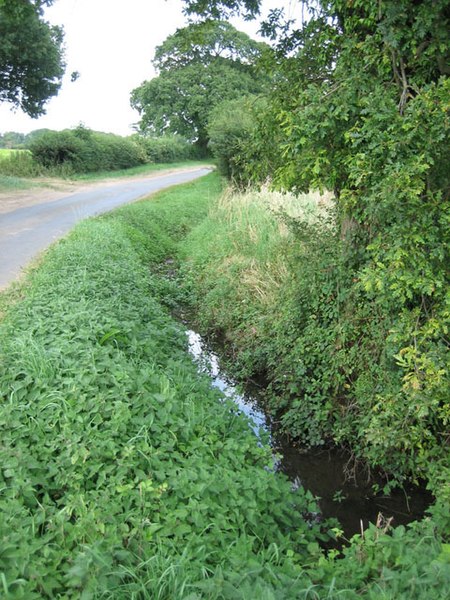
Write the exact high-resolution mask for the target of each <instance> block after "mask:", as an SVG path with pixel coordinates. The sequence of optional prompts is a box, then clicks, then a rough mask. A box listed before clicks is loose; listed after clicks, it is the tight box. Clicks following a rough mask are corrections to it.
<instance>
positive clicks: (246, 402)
mask: <svg viewBox="0 0 450 600" xmlns="http://www.w3.org/2000/svg"><path fill="white" fill-rule="evenodd" d="M186 334H187V336H188V340H189V351H190V353H191V354H192V356H193V357H194V359H195V361H196V363H197V365H198V367H199V370H200V371H201V372H204V373H208V374H209V375H210V377H211V378H212V381H213V385H214V386H215V387H217V388H218V389H220V390H221V391H222V392H223V393H224V395H225V396H227V397H228V398H230V399H232V400H233V401H234V402H235V403H236V405H237V406H238V408H239V409H240V410H241V411H242V412H243V413H244V414H245V415H247V416H248V417H249V418H250V422H251V424H252V426H253V430H254V431H255V433H256V435H258V434H259V431H260V429H261V428H262V429H264V430H265V431H268V432H269V434H271V435H270V440H271V443H272V447H273V448H274V451H275V452H276V453H277V454H280V455H281V459H280V460H279V461H278V462H277V464H276V468H277V470H279V471H281V472H282V473H285V474H286V475H287V476H288V477H289V479H290V480H291V481H292V482H293V486H298V485H303V486H304V487H305V488H307V489H308V490H310V491H311V492H312V493H313V494H314V495H315V496H316V497H317V498H318V500H319V506H320V510H321V513H322V515H323V517H325V518H329V517H336V518H337V519H338V520H339V522H340V523H341V526H342V529H343V530H344V532H345V535H346V536H347V538H349V537H350V536H351V535H353V534H355V533H360V532H361V529H366V528H367V526H368V524H369V522H372V523H376V521H377V517H378V514H379V513H382V514H383V516H384V517H385V518H390V517H392V518H393V521H392V524H393V525H400V524H406V523H409V522H411V521H414V520H417V519H420V518H422V517H423V515H424V512H425V510H426V508H427V507H428V506H429V504H430V503H431V501H432V497H431V495H430V494H429V493H428V492H427V491H426V490H425V489H424V488H418V487H413V486H407V487H405V488H404V489H402V490H394V492H392V493H391V494H390V495H389V496H386V495H381V494H378V495H375V494H374V493H373V491H372V485H373V483H374V481H373V480H371V481H370V482H369V481H367V477H364V475H363V474H362V473H358V472H355V473H354V477H352V478H351V479H350V480H349V479H348V478H346V476H345V473H346V470H347V469H346V467H347V463H348V458H349V457H348V455H346V453H344V452H343V451H341V450H339V449H336V448H334V449H333V448H331V449H324V448H319V449H317V448H315V449H314V448H313V449H308V450H305V449H302V448H301V447H299V446H297V445H295V444H293V443H292V442H291V441H290V440H288V439H287V438H283V437H282V436H279V435H278V434H277V433H276V432H273V431H271V426H270V420H269V419H268V418H267V417H266V415H265V414H264V412H263V411H262V410H261V409H260V408H259V407H258V400H257V398H256V397H255V396H253V397H250V396H249V395H247V394H241V393H239V392H238V391H237V389H236V384H235V383H234V382H233V381H232V380H231V379H230V378H228V377H226V375H224V374H223V373H222V372H221V370H220V364H219V358H218V356H217V354H215V353H214V352H212V351H211V349H210V348H209V347H208V344H207V343H206V342H205V341H204V340H203V339H202V338H201V336H200V335H199V334H198V333H196V332H195V331H192V330H189V331H187V332H186Z"/></svg>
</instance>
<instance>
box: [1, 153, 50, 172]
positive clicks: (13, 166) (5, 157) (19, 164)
mask: <svg viewBox="0 0 450 600" xmlns="http://www.w3.org/2000/svg"><path fill="white" fill-rule="evenodd" d="M43 171H44V169H43V167H42V166H41V165H39V164H38V163H37V162H36V161H35V160H34V159H33V156H32V154H31V152H29V151H28V150H8V151H7V150H2V151H0V174H1V175H3V176H7V177H37V176H39V175H41V174H42V173H43Z"/></svg>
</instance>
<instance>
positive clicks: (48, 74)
mask: <svg viewBox="0 0 450 600" xmlns="http://www.w3.org/2000/svg"><path fill="white" fill-rule="evenodd" d="M52 1H53V0H0V101H1V102H10V103H11V104H13V105H14V106H16V107H19V108H21V109H22V110H23V111H24V112H25V113H27V114H28V115H30V116H31V117H38V116H39V115H42V114H44V112H45V110H44V104H45V103H46V101H47V100H48V99H49V98H51V97H52V96H55V95H56V94H57V93H58V91H59V88H60V87H61V80H62V76H63V74H64V68H65V65H64V62H63V48H62V43H63V33H62V30H61V28H60V27H56V26H52V25H50V24H49V23H47V22H46V21H44V20H43V6H45V5H47V6H48V5H50V4H51V3H52Z"/></svg>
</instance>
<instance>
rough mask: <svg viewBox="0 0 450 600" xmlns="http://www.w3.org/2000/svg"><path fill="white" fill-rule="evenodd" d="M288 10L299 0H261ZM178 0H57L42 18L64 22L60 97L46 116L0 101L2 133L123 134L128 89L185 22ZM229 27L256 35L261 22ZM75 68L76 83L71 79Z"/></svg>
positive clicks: (128, 116) (133, 116)
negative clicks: (77, 130)
mask: <svg viewBox="0 0 450 600" xmlns="http://www.w3.org/2000/svg"><path fill="white" fill-rule="evenodd" d="M283 6H284V7H286V10H287V12H288V14H289V15H291V16H292V15H293V12H294V11H295V9H296V7H297V6H298V2H297V0H278V1H277V0H264V2H263V14H264V13H265V12H267V10H268V9H269V8H281V7H283ZM182 7H183V3H182V2H181V0H127V1H124V0H56V1H55V3H54V4H53V6H51V7H50V8H48V9H46V13H45V14H46V20H48V21H50V22H51V23H53V24H58V25H63V26H64V30H65V46H66V63H67V69H66V76H65V78H64V82H63V85H62V88H61V90H60V92H59V95H58V96H57V97H55V98H53V99H52V100H50V102H49V103H47V105H46V107H47V114H46V115H44V116H42V117H40V118H39V119H31V118H30V117H27V116H26V115H24V114H23V113H22V112H21V111H20V110H16V111H13V110H12V109H11V105H9V104H6V103H3V104H0V133H5V132H6V131H18V132H21V133H28V132H30V131H32V130H33V129H40V128H42V127H48V128H49V129H56V130H60V129H65V128H70V127H75V126H77V125H78V124H79V123H83V124H84V125H86V126H87V127H90V128H91V129H94V130H96V131H107V132H113V133H118V134H120V135H128V134H130V133H132V129H131V125H132V124H133V123H135V122H136V121H138V120H139V115H138V113H137V112H136V111H134V110H132V109H131V107H130V92H131V90H132V89H134V88H135V87H137V86H138V85H140V84H141V83H142V82H143V81H144V80H146V79H151V78H152V77H153V76H154V71H153V68H152V65H151V62H150V61H151V59H152V58H153V53H154V49H155V47H156V46H157V45H159V44H161V42H163V41H164V40H165V38H166V37H167V36H168V35H170V34H171V33H173V32H174V31H175V30H176V29H177V28H178V27H184V26H185V25H186V18H185V17H184V16H183V14H182ZM233 25H234V26H235V27H237V28H238V29H240V30H242V31H246V32H247V33H248V34H249V35H251V36H252V37H257V35H256V32H257V29H258V24H257V23H256V22H253V23H245V22H243V21H238V20H234V21H233ZM72 71H79V73H80V77H79V79H78V80H77V81H75V82H71V81H70V74H71V73H72Z"/></svg>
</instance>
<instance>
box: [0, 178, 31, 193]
mask: <svg viewBox="0 0 450 600" xmlns="http://www.w3.org/2000/svg"><path fill="white" fill-rule="evenodd" d="M31 187H36V184H35V183H34V182H32V181H31V180H29V179H24V178H23V177H13V176H12V175H0V193H1V192H9V191H14V190H26V189H28V188H31Z"/></svg>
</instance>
